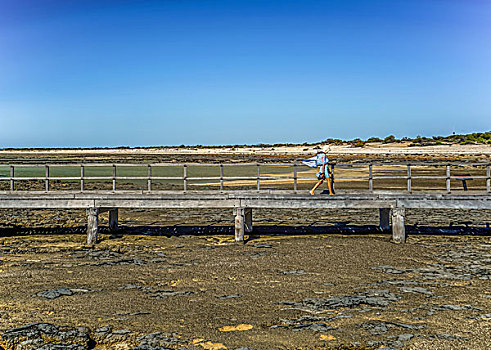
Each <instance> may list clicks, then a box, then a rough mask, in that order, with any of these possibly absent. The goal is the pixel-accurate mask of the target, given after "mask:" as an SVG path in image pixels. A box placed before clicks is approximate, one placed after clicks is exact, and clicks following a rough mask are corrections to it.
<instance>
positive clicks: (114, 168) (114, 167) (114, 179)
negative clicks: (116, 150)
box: [113, 164, 116, 191]
mask: <svg viewBox="0 0 491 350" xmlns="http://www.w3.org/2000/svg"><path fill="white" fill-rule="evenodd" d="M113 191H116V164H113Z"/></svg>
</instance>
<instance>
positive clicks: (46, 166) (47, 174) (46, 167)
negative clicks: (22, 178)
mask: <svg viewBox="0 0 491 350" xmlns="http://www.w3.org/2000/svg"><path fill="white" fill-rule="evenodd" d="M44 167H45V168H44V173H45V177H46V179H45V180H44V187H45V189H46V192H48V191H49V166H48V165H45V166H44Z"/></svg>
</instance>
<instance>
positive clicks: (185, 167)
mask: <svg viewBox="0 0 491 350" xmlns="http://www.w3.org/2000/svg"><path fill="white" fill-rule="evenodd" d="M182 169H183V170H182V172H183V173H182V177H183V180H184V181H183V189H184V192H186V191H187V190H188V166H187V165H186V164H184V165H183V167H182Z"/></svg>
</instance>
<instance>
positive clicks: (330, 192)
mask: <svg viewBox="0 0 491 350" xmlns="http://www.w3.org/2000/svg"><path fill="white" fill-rule="evenodd" d="M327 188H328V189H329V195H331V196H332V195H333V194H334V193H333V192H332V184H331V178H328V179H327Z"/></svg>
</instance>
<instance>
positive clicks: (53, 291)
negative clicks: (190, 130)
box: [0, 234, 491, 350]
mask: <svg viewBox="0 0 491 350" xmlns="http://www.w3.org/2000/svg"><path fill="white" fill-rule="evenodd" d="M84 238H85V237H84V236H83V235H75V234H74V235H63V234H59V235H29V236H22V237H19V236H13V237H4V238H0V254H1V265H0V279H1V284H0V328H1V329H2V330H3V331H2V338H1V342H0V344H1V346H2V347H3V348H4V349H19V350H20V349H29V350H31V349H43V350H44V349H46V350H48V349H53V350H54V349H56V350H58V349H59V350H64V349H77V350H78V349H80V350H82V349H93V348H96V349H109V348H110V349H149V350H150V349H242V350H244V349H367V348H386V349H403V348H404V349H406V348H407V349H489V348H491V338H490V337H489V332H490V330H491V329H490V327H491V289H490V280H489V279H490V278H491V253H490V252H491V239H490V237H489V236H477V237H476V236H427V235H412V236H410V237H409V239H408V243H407V244H405V245H396V244H393V243H391V242H390V239H389V236H388V235H384V234H374V235H336V234H331V235H325V234H318V235H288V236H283V235H265V234H262V235H256V236H253V237H251V239H250V240H248V241H247V242H246V244H244V245H243V244H235V243H234V242H233V241H232V237H231V235H212V236H208V235H206V236H205V235H180V236H176V235H173V236H168V237H165V236H143V235H125V236H123V237H121V238H115V239H109V236H107V235H103V237H102V241H101V242H100V243H99V244H98V245H96V246H95V247H85V246H84V245H83V243H82V242H83V241H84Z"/></svg>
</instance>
